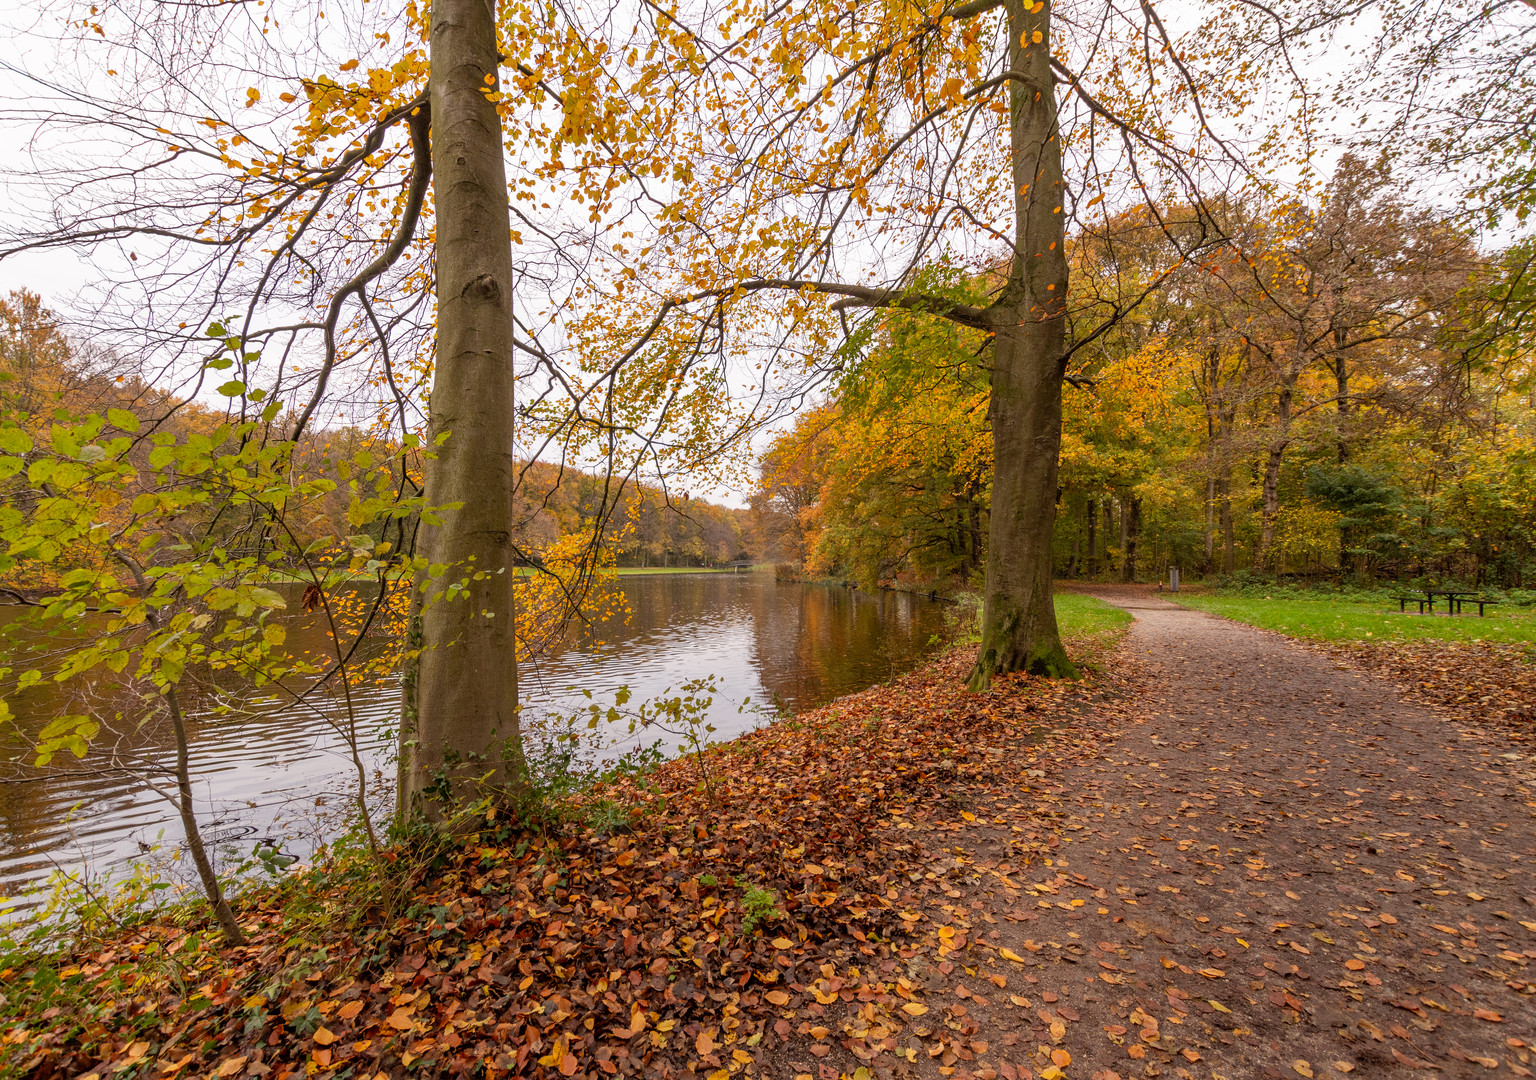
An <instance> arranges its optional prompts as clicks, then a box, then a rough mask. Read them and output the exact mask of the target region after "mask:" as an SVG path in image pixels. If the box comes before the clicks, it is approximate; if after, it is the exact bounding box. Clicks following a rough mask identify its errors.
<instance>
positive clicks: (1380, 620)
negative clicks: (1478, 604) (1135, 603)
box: [1167, 590, 1536, 643]
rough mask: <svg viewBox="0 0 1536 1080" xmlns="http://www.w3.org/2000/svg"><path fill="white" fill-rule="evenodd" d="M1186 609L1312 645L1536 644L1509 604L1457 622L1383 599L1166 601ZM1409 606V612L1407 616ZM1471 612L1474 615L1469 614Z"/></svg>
mask: <svg viewBox="0 0 1536 1080" xmlns="http://www.w3.org/2000/svg"><path fill="white" fill-rule="evenodd" d="M1167 599H1170V600H1176V601H1177V602H1178V603H1180V604H1183V605H1184V606H1185V607H1191V608H1196V609H1198V610H1200V611H1209V612H1210V613H1211V614H1213V615H1220V616H1222V617H1223V618H1227V619H1233V620H1235V621H1237V622H1243V623H1248V624H1249V625H1250V626H1259V627H1263V628H1264V629H1266V630H1278V631H1279V632H1280V633H1282V634H1290V635H1292V636H1294V637H1303V638H1311V639H1314V640H1317V641H1378V642H1379V641H1387V642H1392V641H1465V642H1472V641H1492V642H1511V643H1519V642H1533V641H1536V610H1533V609H1531V608H1529V607H1519V606H1516V605H1512V604H1501V605H1499V606H1497V607H1493V608H1490V609H1488V615H1487V617H1486V618H1481V619H1480V618H1478V617H1477V616H1476V614H1472V615H1463V616H1460V617H1457V618H1446V617H1444V616H1442V615H1435V616H1428V615H1418V614H1416V613H1414V614H1401V613H1399V612H1398V610H1397V602H1396V601H1394V600H1391V599H1390V598H1389V597H1388V596H1387V595H1385V594H1383V595H1370V596H1364V597H1362V596H1351V595H1348V594H1344V595H1331V594H1318V595H1315V596H1296V595H1281V596H1255V595H1252V594H1251V593H1246V592H1245V593H1231V592H1220V591H1214V590H1213V591H1210V592H1206V591H1185V592H1181V593H1179V595H1178V596H1176V597H1175V596H1168V597H1167ZM1412 610H1413V607H1412V605H1410V606H1409V611H1410V612H1412ZM1474 610H1475V609H1474Z"/></svg>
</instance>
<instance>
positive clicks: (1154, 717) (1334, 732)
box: [945, 587, 1536, 1080]
mask: <svg viewBox="0 0 1536 1080" xmlns="http://www.w3.org/2000/svg"><path fill="white" fill-rule="evenodd" d="M1095 594H1096V595H1098V596H1100V597H1101V598H1103V599H1105V600H1108V601H1110V602H1112V603H1115V604H1117V605H1119V606H1121V607H1124V608H1126V609H1128V610H1130V611H1132V613H1133V614H1134V615H1135V616H1136V622H1135V624H1134V626H1133V627H1132V629H1131V630H1130V632H1129V635H1128V637H1127V639H1126V641H1125V644H1124V646H1123V647H1122V652H1121V657H1122V658H1123V659H1124V660H1125V661H1128V662H1129V663H1130V664H1131V665H1132V666H1133V667H1135V668H1137V669H1139V671H1138V674H1137V676H1136V682H1138V683H1139V684H1140V685H1141V687H1142V688H1143V692H1142V693H1141V694H1139V695H1134V696H1132V697H1131V698H1129V699H1123V700H1122V701H1121V702H1120V705H1119V708H1118V709H1115V710H1103V711H1102V712H1101V714H1100V715H1099V716H1097V717H1096V716H1094V715H1092V714H1090V715H1088V716H1086V717H1085V718H1084V721H1083V722H1084V723H1086V724H1088V725H1095V724H1097V725H1098V726H1100V727H1101V729H1102V730H1103V731H1104V733H1105V738H1104V739H1103V740H1102V741H1101V742H1100V743H1099V744H1098V745H1097V746H1094V747H1091V748H1090V749H1088V750H1087V751H1086V752H1085V753H1082V754H1079V755H1077V756H1074V757H1073V758H1072V759H1071V760H1063V761H1061V762H1060V764H1059V767H1057V768H1051V769H1048V770H1047V773H1048V775H1047V778H1046V779H1045V780H1044V781H1041V782H1040V783H1042V784H1043V785H1044V786H1043V787H1040V786H1036V787H1035V788H1034V789H1033V791H1032V794H1033V795H1034V796H1035V797H1036V799H1037V800H1038V802H1037V808H1039V809H1047V810H1049V811H1050V812H1053V813H1055V814H1058V815H1060V816H1059V817H1057V819H1056V821H1057V828H1056V830H1055V832H1056V835H1057V836H1058V837H1059V841H1060V843H1059V847H1057V849H1056V850H1057V852H1058V854H1059V855H1060V856H1061V858H1060V859H1058V860H1055V862H1056V865H1055V867H1054V871H1055V874H1056V876H1055V879H1054V881H1053V880H1052V879H1051V878H1050V877H1049V875H1050V874H1051V872H1052V871H1051V870H1046V871H1045V874H1046V875H1047V877H1046V879H1045V880H1044V881H1043V882H1042V883H1041V884H1043V885H1045V886H1049V888H1038V887H1034V888H1032V887H1030V886H1026V892H1025V893H1024V895H1022V896H1020V895H1019V894H1018V893H1015V892H1012V891H1011V890H1010V891H1005V890H1003V889H1002V888H1000V887H997V886H996V885H995V884H994V886H992V887H991V888H990V889H988V888H985V887H977V888H976V889H974V890H972V891H969V892H968V893H967V894H966V896H965V897H964V898H963V900H962V901H961V903H960V904H958V905H957V908H962V909H963V908H966V907H968V908H969V909H970V911H969V912H968V913H967V914H969V915H970V916H971V917H972V919H973V920H975V919H979V920H981V921H984V922H987V923H989V924H991V926H990V927H988V928H984V929H983V931H982V932H983V934H984V936H985V940H986V941H987V943H989V944H990V945H991V946H992V947H993V948H994V949H997V950H999V955H1001V956H1002V957H1003V958H1004V959H1010V957H1009V956H1008V955H1007V954H1008V953H1011V954H1012V957H1013V958H1016V959H1015V960H1014V962H1011V963H1008V964H1002V965H998V966H995V967H990V968H989V969H988V970H986V971H982V972H980V974H981V975H982V976H989V975H991V974H993V973H994V972H1000V973H1002V975H1003V977H1004V978H1005V979H1006V980H1007V986H1006V988H1005V989H1004V990H1002V991H1001V992H1000V993H999V992H998V991H996V990H993V989H992V988H991V987H988V986H986V985H985V984H982V985H977V984H976V982H975V980H974V979H969V978H966V977H965V973H964V972H963V970H962V969H961V968H959V967H955V968H952V970H951V971H950V972H947V973H945V976H946V978H945V981H946V983H948V984H950V988H951V989H954V988H957V987H958V986H959V985H961V984H964V985H966V986H967V987H968V989H970V990H975V991H977V992H979V993H982V999H981V1000H982V1003H983V1004H982V1007H981V1008H975V1007H974V1005H975V1004H977V1003H976V1002H973V1007H972V1008H970V1009H969V1010H968V1015H970V1017H971V1022H972V1023H973V1024H974V1025H975V1026H976V1027H977V1035H976V1036H975V1037H976V1038H983V1041H984V1042H985V1041H992V1042H993V1043H994V1044H995V1043H997V1042H999V1041H1000V1042H1001V1043H1002V1044H1003V1048H1002V1053H1001V1056H1002V1058H1003V1060H1005V1061H1012V1062H1015V1063H1022V1062H1029V1063H1030V1067H1032V1068H1034V1069H1035V1070H1036V1071H1035V1075H1039V1074H1040V1071H1041V1070H1042V1068H1044V1069H1045V1070H1046V1071H1047V1072H1048V1070H1049V1068H1050V1065H1049V1063H1047V1062H1046V1057H1047V1056H1048V1054H1049V1052H1050V1051H1052V1050H1056V1049H1059V1050H1062V1051H1065V1052H1066V1054H1067V1055H1068V1056H1070V1058H1071V1059H1072V1063H1071V1065H1070V1067H1067V1068H1065V1070H1064V1073H1065V1075H1067V1076H1071V1077H1079V1076H1081V1077H1087V1076H1090V1075H1091V1076H1094V1077H1096V1078H1098V1080H1113V1078H1114V1077H1121V1078H1126V1077H1132V1076H1137V1077H1139V1076H1159V1075H1161V1076H1180V1077H1183V1076H1196V1077H1211V1076H1217V1077H1225V1078H1227V1080H1241V1078H1245V1077H1276V1076H1281V1077H1295V1076H1302V1077H1312V1076H1316V1077H1333V1076H1343V1075H1347V1074H1350V1073H1353V1074H1354V1075H1355V1076H1368V1077H1372V1078H1377V1077H1396V1076H1412V1075H1421V1074H1422V1075H1433V1076H1440V1077H1462V1076H1477V1075H1496V1076H1529V1075H1532V1071H1536V1062H1533V1060H1532V1051H1531V1049H1530V1046H1529V1045H1528V1044H1536V791H1533V787H1536V785H1533V783H1532V779H1533V777H1532V775H1531V771H1530V767H1531V763H1530V762H1528V761H1511V760H1509V759H1507V758H1506V757H1505V756H1504V755H1505V752H1506V751H1508V750H1510V747H1509V746H1508V745H1507V744H1505V743H1502V742H1501V741H1500V739H1499V737H1498V736H1497V734H1496V733H1490V732H1481V731H1478V730H1474V729H1471V728H1468V727H1464V726H1462V725H1460V724H1458V723H1457V722H1455V721H1454V720H1452V719H1447V718H1444V717H1441V716H1437V715H1436V714H1434V713H1432V712H1430V711H1428V710H1426V709H1424V708H1421V707H1418V706H1413V705H1409V704H1405V703H1404V702H1402V701H1401V700H1400V699H1399V697H1398V695H1397V694H1396V692H1395V691H1394V690H1393V688H1392V687H1391V686H1389V685H1388V684H1386V683H1384V682H1382V681H1379V680H1377V679H1374V678H1372V677H1370V676H1368V675H1364V674H1361V673H1358V672H1355V671H1352V670H1349V669H1346V668H1344V667H1343V666H1341V665H1340V664H1338V663H1337V662H1336V661H1335V660H1333V659H1331V658H1330V657H1328V656H1325V655H1323V654H1321V653H1320V652H1314V651H1312V650H1309V649H1307V648H1306V647H1304V646H1302V645H1299V644H1297V643H1295V642H1292V641H1289V640H1287V639H1285V638H1283V637H1281V636H1279V635H1276V634H1272V633H1269V632H1266V631H1260V630H1256V629H1253V628H1251V627H1246V626H1242V625H1238V624H1234V623H1231V622H1227V621H1225V620H1222V619H1219V618H1216V617H1214V616H1210V615H1207V614H1204V613H1201V612H1195V611H1190V610H1187V609H1184V608H1181V607H1178V606H1176V605H1175V604H1172V603H1169V602H1168V601H1167V600H1166V599H1163V598H1161V597H1159V596H1157V595H1156V594H1153V593H1151V592H1149V591H1148V590H1145V589H1135V588H1130V587H1127V588H1115V587H1109V588H1103V589H1097V590H1095ZM1111 713H1113V714H1114V715H1111ZM978 809H979V808H978ZM997 820H999V821H1000V820H1001V819H1000V818H999V819H997ZM1003 840H1004V837H1003V836H1002V835H999V836H997V837H996V838H995V842H1002V841H1003ZM985 843H986V842H985V841H983V845H984V846H983V851H985V850H986V846H985ZM983 857H984V856H983ZM1039 869H1040V868H1038V867H1029V868H1027V869H1025V870H1024V871H1023V873H1025V874H1028V875H1030V881H1031V882H1038V881H1040V880H1041V879H1040V877H1039ZM956 899H960V898H959V897H956ZM978 928H979V929H982V928H980V927H978ZM1015 976H1016V977H1015ZM992 981H993V982H994V983H995V982H996V979H993V980H992ZM1015 990H1017V991H1018V995H1017V997H1015V996H1014V992H1015ZM1010 999H1011V1004H1012V1006H1013V1007H1009V1005H1010ZM1031 999H1033V1000H1031ZM1024 1002H1027V1003H1028V1004H1027V1006H1023V1003H1024ZM1053 1024H1054V1025H1057V1026H1055V1027H1053V1026H1052V1025H1053ZM989 1031H990V1032H991V1034H990V1040H989V1039H988V1038H986V1035H987V1033H988V1032H989ZM962 1067H963V1065H962ZM973 1067H974V1066H973ZM1496 1068H1497V1069H1498V1070H1499V1071H1497V1072H1490V1070H1494V1069H1496ZM1000 1071H1001V1073H1002V1075H1003V1076H1004V1078H1005V1080H1013V1078H1012V1077H1009V1075H1008V1074H1009V1072H1016V1073H1019V1074H1020V1075H1022V1071H1021V1070H1020V1069H1018V1067H1017V1065H1014V1066H1004V1067H1003V1068H1002V1069H1001V1070H1000Z"/></svg>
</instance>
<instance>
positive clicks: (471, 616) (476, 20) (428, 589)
mask: <svg viewBox="0 0 1536 1080" xmlns="http://www.w3.org/2000/svg"><path fill="white" fill-rule="evenodd" d="M431 60H432V74H431V82H430V92H431V103H432V169H433V189H434V191H433V195H434V200H435V204H436V217H437V352H436V366H435V368H434V371H433V382H432V399H431V400H432V411H431V434H432V437H433V442H432V443H430V444H429V446H435V449H436V456H435V457H433V458H429V459H428V460H427V463H426V503H427V506H428V507H429V508H431V509H432V510H433V511H434V512H435V514H436V517H437V520H436V521H428V522H424V524H423V529H422V533H423V537H422V549H423V553H424V554H425V556H426V557H427V559H428V560H429V561H430V562H431V563H433V564H435V565H437V566H446V567H447V571H446V573H444V574H442V576H440V577H437V578H434V579H426V578H424V579H423V581H422V600H423V606H422V608H421V614H420V616H419V619H420V639H421V652H420V658H419V660H418V661H417V665H416V667H417V670H416V672H415V676H414V686H413V688H412V689H413V691H414V692H413V694H412V696H413V697H414V701H408V702H407V709H406V719H407V721H409V722H410V724H411V728H412V730H411V732H410V734H411V736H412V737H411V738H410V739H408V740H407V746H406V749H407V751H408V752H407V753H406V754H405V755H403V756H402V758H401V764H400V767H401V770H402V784H401V793H402V807H401V809H402V812H403V813H414V812H422V813H425V814H426V815H427V816H428V817H431V818H440V817H441V816H442V813H443V810H444V807H443V805H442V803H443V801H444V800H458V799H462V798H465V797H472V796H473V795H474V794H475V791H476V787H477V785H479V784H482V783H489V784H491V785H500V784H503V783H505V782H507V781H508V780H510V781H511V782H513V783H514V784H516V783H520V782H521V780H522V751H521V745H520V743H519V742H518V728H517V658H516V632H515V627H514V624H513V588H514V584H515V581H516V577H515V574H514V567H513V560H512V544H511V528H512V520H513V506H512V490H513V467H512V416H513V390H512V246H511V225H510V221H509V217H508V209H507V208H508V200H507V178H506V167H505V165H504V163H503V158H502V139H501V121H500V118H499V117H498V115H497V112H496V106H495V104H494V103H493V102H491V101H490V100H489V99H488V98H487V97H486V95H487V93H490V92H492V91H494V90H495V89H496V74H497V66H498V63H499V56H498V51H497V47H496V23H495V13H494V7H493V4H492V3H491V2H489V0H434V2H433V4H432V40H431ZM445 436H446V439H445V438H444V437H445ZM439 442H440V443H441V444H440V445H438V443H439ZM453 504H457V508H448V507H450V506H452V505H453ZM461 582H462V583H463V588H462V590H454V589H452V588H451V583H461ZM455 593H456V594H455Z"/></svg>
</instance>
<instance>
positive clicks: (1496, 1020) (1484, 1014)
mask: <svg viewBox="0 0 1536 1080" xmlns="http://www.w3.org/2000/svg"><path fill="white" fill-rule="evenodd" d="M1472 1015H1473V1016H1475V1017H1477V1018H1478V1019H1479V1020H1486V1021H1488V1022H1489V1023H1490V1024H1502V1023H1503V1022H1504V1018H1503V1017H1502V1016H1500V1015H1499V1014H1498V1013H1496V1012H1494V1011H1493V1010H1492V1009H1473V1010H1472Z"/></svg>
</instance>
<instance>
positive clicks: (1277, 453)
mask: <svg viewBox="0 0 1536 1080" xmlns="http://www.w3.org/2000/svg"><path fill="white" fill-rule="evenodd" d="M1289 442H1290V440H1289V439H1276V440H1275V441H1274V442H1272V443H1270V445H1269V454H1268V455H1267V457H1266V458H1265V461H1264V509H1263V511H1262V515H1261V523H1260V526H1259V543H1258V545H1257V546H1256V547H1255V548H1254V551H1253V568H1254V569H1255V570H1258V571H1262V570H1263V569H1264V568H1265V567H1266V566H1268V565H1269V564H1270V562H1271V560H1272V557H1273V551H1272V549H1273V548H1274V544H1275V526H1276V523H1277V522H1278V520H1279V518H1280V461H1281V458H1282V457H1283V456H1284V455H1285V448H1286V446H1287V445H1288V444H1289Z"/></svg>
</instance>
